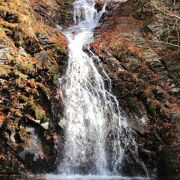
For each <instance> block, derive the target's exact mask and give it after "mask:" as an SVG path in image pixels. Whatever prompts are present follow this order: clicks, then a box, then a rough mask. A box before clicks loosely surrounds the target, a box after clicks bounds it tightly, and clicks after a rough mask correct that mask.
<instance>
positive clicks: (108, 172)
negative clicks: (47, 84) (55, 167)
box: [47, 0, 148, 180]
mask: <svg viewBox="0 0 180 180" xmlns="http://www.w3.org/2000/svg"><path fill="white" fill-rule="evenodd" d="M73 6H74V26H72V27H70V28H68V29H66V30H65V31H64V34H65V35H66V37H67V38H68V41H69V59H68V67H67V70H66V73H65V74H64V76H63V77H61V78H60V79H59V84H60V89H61V92H62V97H63V102H64V117H63V119H61V120H60V125H61V127H62V128H63V129H64V131H65V144H64V150H63V153H62V154H63V158H62V159H61V160H60V163H59V172H58V175H47V179H96V180H98V179H113V180H116V179H137V178H135V177H133V178H128V177H122V176H124V173H123V167H124V165H123V164H125V163H126V162H128V161H129V160H128V158H127V156H128V155H127V154H126V152H130V154H131V155H130V156H131V159H133V161H134V162H135V163H134V164H135V165H136V166H137V167H138V168H136V167H130V168H132V169H137V170H134V171H135V174H134V175H133V176H144V177H148V173H147V170H146V167H145V165H144V163H143V162H142V161H141V160H140V159H139V158H138V150H137V148H138V147H137V145H136V142H135V139H134V136H133V133H132V132H131V129H130V127H129V125H128V123H127V120H126V118H125V117H123V116H122V113H121V110H120V108H119V104H118V101H117V99H116V97H115V96H114V95H113V94H112V93H111V80H110V78H109V76H108V74H107V73H106V71H105V69H104V68H103V65H102V63H101V60H100V59H99V58H98V57H97V56H96V55H95V54H93V52H91V50H90V49H89V46H88V45H89V44H90V43H91V42H93V34H94V33H93V30H94V28H95V27H97V26H98V25H99V23H98V22H99V20H100V18H101V16H102V15H103V13H104V12H105V7H106V4H104V7H103V8H102V10H101V11H100V12H97V10H96V9H95V1H94V0H76V1H75V2H74V3H73ZM134 164H133V163H130V165H131V166H134ZM128 176H129V175H128ZM139 179H146V178H139Z"/></svg>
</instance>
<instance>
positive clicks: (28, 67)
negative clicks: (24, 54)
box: [17, 62, 36, 74]
mask: <svg viewBox="0 0 180 180" xmlns="http://www.w3.org/2000/svg"><path fill="white" fill-rule="evenodd" d="M17 68H18V69H19V70H21V71H23V72H25V73H28V74H34V73H36V67H35V66H34V65H33V64H32V63H30V62H19V63H18V65H17Z"/></svg>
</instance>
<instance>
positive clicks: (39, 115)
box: [29, 100, 48, 123]
mask: <svg viewBox="0 0 180 180" xmlns="http://www.w3.org/2000/svg"><path fill="white" fill-rule="evenodd" d="M29 105H30V107H31V109H32V110H33V112H34V114H35V118H36V120H39V121H40V122H41V123H43V122H46V121H47V120H48V118H47V116H46V111H45V110H44V109H43V108H42V107H41V106H40V105H38V104H36V103H35V102H34V100H30V101H29Z"/></svg>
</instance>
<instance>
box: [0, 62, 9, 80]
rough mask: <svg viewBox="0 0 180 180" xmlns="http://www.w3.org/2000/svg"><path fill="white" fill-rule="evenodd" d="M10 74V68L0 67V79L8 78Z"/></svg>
mask: <svg viewBox="0 0 180 180" xmlns="http://www.w3.org/2000/svg"><path fill="white" fill-rule="evenodd" d="M10 72H11V67H10V66H7V65H0V77H1V78H2V77H8V76H9V74H10Z"/></svg>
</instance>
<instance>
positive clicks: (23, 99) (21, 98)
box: [20, 95, 28, 102]
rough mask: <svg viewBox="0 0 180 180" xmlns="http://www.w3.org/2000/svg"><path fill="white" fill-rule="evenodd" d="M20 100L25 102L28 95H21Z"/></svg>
mask: <svg viewBox="0 0 180 180" xmlns="http://www.w3.org/2000/svg"><path fill="white" fill-rule="evenodd" d="M20 100H22V101H23V102H27V101H28V97H27V96H25V95H21V97H20Z"/></svg>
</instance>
